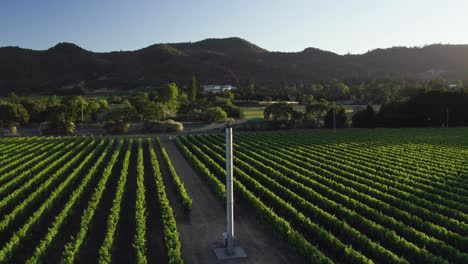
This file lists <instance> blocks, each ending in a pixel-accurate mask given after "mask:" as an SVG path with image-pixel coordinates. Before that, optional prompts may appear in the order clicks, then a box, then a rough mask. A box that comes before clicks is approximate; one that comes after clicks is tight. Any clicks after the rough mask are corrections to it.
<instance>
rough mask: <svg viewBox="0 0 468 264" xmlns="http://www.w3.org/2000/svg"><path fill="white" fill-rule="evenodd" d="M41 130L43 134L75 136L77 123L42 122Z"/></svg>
mask: <svg viewBox="0 0 468 264" xmlns="http://www.w3.org/2000/svg"><path fill="white" fill-rule="evenodd" d="M39 130H40V131H41V133H42V134H73V133H75V123H73V122H71V121H62V122H42V123H41V124H40V126H39Z"/></svg>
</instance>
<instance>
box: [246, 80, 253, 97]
mask: <svg viewBox="0 0 468 264" xmlns="http://www.w3.org/2000/svg"><path fill="white" fill-rule="evenodd" d="M247 95H248V97H249V99H252V98H253V97H254V96H255V83H254V81H253V80H249V85H248V86H247Z"/></svg>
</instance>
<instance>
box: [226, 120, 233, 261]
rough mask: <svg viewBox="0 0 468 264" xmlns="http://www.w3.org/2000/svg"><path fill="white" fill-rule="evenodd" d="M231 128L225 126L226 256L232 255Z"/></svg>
mask: <svg viewBox="0 0 468 264" xmlns="http://www.w3.org/2000/svg"><path fill="white" fill-rule="evenodd" d="M232 165H233V162H232V126H231V124H229V123H228V124H227V125H226V205H227V206H226V217H227V249H226V252H227V254H228V255H232V253H233V240H234V193H233V189H232V187H233V186H232V174H233V173H232V171H233V170H232Z"/></svg>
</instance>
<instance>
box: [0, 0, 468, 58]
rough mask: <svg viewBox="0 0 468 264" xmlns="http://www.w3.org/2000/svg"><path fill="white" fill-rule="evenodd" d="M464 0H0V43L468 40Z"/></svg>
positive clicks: (342, 45)
mask: <svg viewBox="0 0 468 264" xmlns="http://www.w3.org/2000/svg"><path fill="white" fill-rule="evenodd" d="M467 28H468V1H467V0H444V1H442V0H386V1H382V0H217V1H215V0H186V1H182V0H1V1H0V46H20V47H24V48H32V49H47V48H49V47H51V46H54V45H55V44H57V43H58V42H73V43H76V44H77V45H79V46H81V47H83V48H85V49H88V50H92V51H113V50H135V49H140V48H143V47H146V46H148V45H151V44H154V43H169V42H186V41H192V42H194V41H198V40H202V39H205V38H209V37H213V38H221V37H231V36H237V37H241V38H244V39H246V40H248V41H250V42H252V43H254V44H257V45H259V46H260V47H263V48H265V49H268V50H271V51H300V50H303V49H304V48H306V47H316V48H320V49H324V50H330V51H333V52H336V53H339V54H344V53H347V52H351V53H363V52H366V51H368V50H371V49H374V48H385V47H391V46H421V45H425V44H431V43H452V44H457V43H468V30H467Z"/></svg>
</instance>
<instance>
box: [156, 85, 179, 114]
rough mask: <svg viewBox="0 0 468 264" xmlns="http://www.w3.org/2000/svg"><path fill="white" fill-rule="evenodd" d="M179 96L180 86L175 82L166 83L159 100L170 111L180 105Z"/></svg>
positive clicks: (160, 92) (160, 91)
mask: <svg viewBox="0 0 468 264" xmlns="http://www.w3.org/2000/svg"><path fill="white" fill-rule="evenodd" d="M178 96H179V88H178V87H177V85H176V84H175V83H168V84H165V85H163V86H162V87H161V88H160V90H159V100H160V101H161V103H163V104H164V105H165V106H166V108H167V110H169V111H174V110H177V108H178V107H179V102H178V100H177V99H178Z"/></svg>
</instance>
